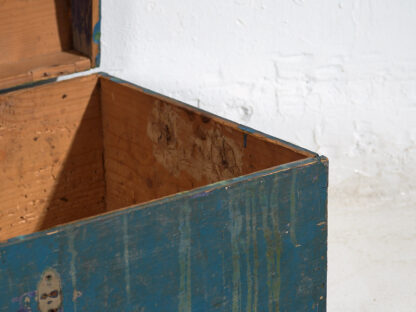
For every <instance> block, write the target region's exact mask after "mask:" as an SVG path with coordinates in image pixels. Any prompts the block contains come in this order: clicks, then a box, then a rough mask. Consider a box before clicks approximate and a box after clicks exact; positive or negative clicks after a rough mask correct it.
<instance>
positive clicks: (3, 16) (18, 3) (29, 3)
mask: <svg viewBox="0 0 416 312" xmlns="http://www.w3.org/2000/svg"><path fill="white" fill-rule="evenodd" d="M70 18H71V16H70V3H69V0H2V1H0V55H1V58H0V64H7V63H15V62H18V61H21V60H24V59H27V58H32V57H36V56H40V55H45V54H51V53H56V52H59V51H65V50H71V48H72V30H71V20H70Z"/></svg>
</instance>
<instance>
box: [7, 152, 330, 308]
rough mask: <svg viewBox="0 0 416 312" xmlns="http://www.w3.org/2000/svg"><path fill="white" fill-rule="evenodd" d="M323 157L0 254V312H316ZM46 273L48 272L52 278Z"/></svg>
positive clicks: (68, 229)
mask: <svg viewBox="0 0 416 312" xmlns="http://www.w3.org/2000/svg"><path fill="white" fill-rule="evenodd" d="M326 190H327V160H326V159H325V158H312V159H307V160H300V161H297V162H294V163H291V164H289V165H281V166H279V167H276V168H273V169H271V170H265V171H263V172H260V173H254V174H251V175H248V176H245V177H242V178H236V179H233V180H228V181H224V182H218V183H216V184H214V185H212V186H209V187H203V188H200V189H198V190H195V191H191V192H185V193H182V194H178V195H174V196H170V197H168V198H165V199H163V200H160V201H155V202H152V203H149V204H144V205H139V206H136V207H132V208H128V209H126V210H123V211H119V212H113V213H110V214H107V215H104V216H101V217H98V218H93V219H89V220H86V221H81V222H77V223H73V224H69V225H66V226H62V227H58V228H55V229H53V230H51V231H49V232H42V233H36V234H33V235H31V236H28V237H26V238H24V239H23V240H19V239H17V240H14V241H11V242H8V243H6V244H3V245H0V263H1V266H0V281H1V282H2V287H1V288H0V302H1V304H0V311H17V310H18V308H19V303H18V302H16V301H18V300H19V298H22V296H24V295H25V294H26V296H27V297H28V298H29V300H30V303H29V304H30V307H31V308H32V309H33V310H36V305H37V303H36V302H35V300H34V299H33V298H35V297H36V290H37V287H38V282H39V279H40V278H41V277H42V273H43V272H44V271H45V270H50V269H53V271H51V272H57V274H58V275H59V277H60V282H61V287H62V300H63V305H62V308H63V310H65V311H226V312H229V311H281V312H282V311H326V307H325V302H326V249H327V246H326V237H327V230H326V228H327V227H326V220H327V212H326ZM54 274H55V273H54Z"/></svg>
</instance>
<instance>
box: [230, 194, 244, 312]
mask: <svg viewBox="0 0 416 312" xmlns="http://www.w3.org/2000/svg"><path fill="white" fill-rule="evenodd" d="M235 206H236V204H235V203H234V202H231V203H230V209H231V213H230V216H231V253H232V264H233V291H232V312H239V311H241V273H240V249H239V240H240V239H239V238H240V235H241V230H242V226H243V220H242V219H243V217H242V216H241V213H240V211H239V209H238V207H235Z"/></svg>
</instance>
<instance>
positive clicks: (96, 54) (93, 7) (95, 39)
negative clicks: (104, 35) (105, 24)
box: [71, 0, 101, 67]
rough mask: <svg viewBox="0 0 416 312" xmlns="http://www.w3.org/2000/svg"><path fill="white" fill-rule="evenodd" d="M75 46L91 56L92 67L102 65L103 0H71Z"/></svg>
mask: <svg viewBox="0 0 416 312" xmlns="http://www.w3.org/2000/svg"><path fill="white" fill-rule="evenodd" d="M71 16H72V32H73V45H74V48H75V49H76V50H77V51H79V52H81V53H83V54H85V55H88V56H90V58H91V62H92V67H98V66H99V65H100V40H101V0H72V1H71Z"/></svg>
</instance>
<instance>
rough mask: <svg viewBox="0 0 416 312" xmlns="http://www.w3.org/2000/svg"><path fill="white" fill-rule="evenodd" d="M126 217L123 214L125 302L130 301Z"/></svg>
mask: <svg viewBox="0 0 416 312" xmlns="http://www.w3.org/2000/svg"><path fill="white" fill-rule="evenodd" d="M127 217H128V215H127V214H126V215H124V216H123V244H124V279H125V282H126V295H127V303H130V262H129V234H128V229H129V228H128V226H129V225H128V219H127Z"/></svg>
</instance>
